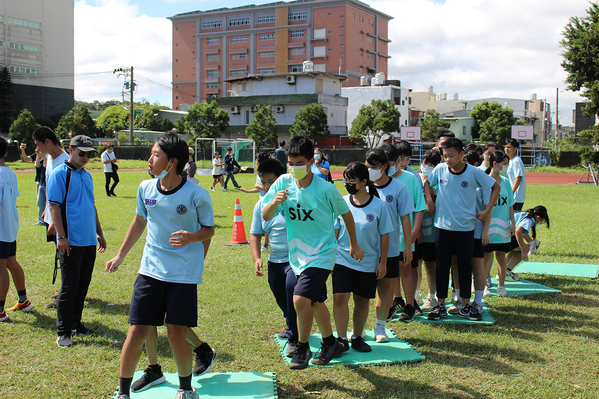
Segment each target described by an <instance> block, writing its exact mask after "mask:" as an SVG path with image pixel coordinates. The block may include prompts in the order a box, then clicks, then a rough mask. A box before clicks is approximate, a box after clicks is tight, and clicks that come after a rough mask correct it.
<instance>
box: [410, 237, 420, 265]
mask: <svg viewBox="0 0 599 399" xmlns="http://www.w3.org/2000/svg"><path fill="white" fill-rule="evenodd" d="M421 247H422V244H418V241H416V242H415V243H414V250H413V251H412V267H418V261H419V260H420V259H422V248H421Z"/></svg>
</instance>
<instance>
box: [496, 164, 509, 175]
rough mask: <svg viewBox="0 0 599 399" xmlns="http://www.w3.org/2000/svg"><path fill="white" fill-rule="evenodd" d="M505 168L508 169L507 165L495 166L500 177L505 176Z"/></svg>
mask: <svg viewBox="0 0 599 399" xmlns="http://www.w3.org/2000/svg"><path fill="white" fill-rule="evenodd" d="M507 168H508V166H507V165H503V166H501V165H499V166H497V170H498V171H499V174H500V175H505V174H506V173H507Z"/></svg>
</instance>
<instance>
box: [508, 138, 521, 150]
mask: <svg viewBox="0 0 599 399" xmlns="http://www.w3.org/2000/svg"><path fill="white" fill-rule="evenodd" d="M505 144H506V145H507V144H511V145H512V147H514V148H520V142H519V141H518V140H516V139H513V138H508V139H505Z"/></svg>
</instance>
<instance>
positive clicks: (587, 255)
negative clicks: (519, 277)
mask: <svg viewBox="0 0 599 399" xmlns="http://www.w3.org/2000/svg"><path fill="white" fill-rule="evenodd" d="M539 254H542V255H543V256H550V257H556V258H561V257H568V256H571V257H573V258H580V259H592V260H594V261H597V255H592V254H572V253H559V252H545V251H543V252H542V253H539ZM516 271H518V270H516Z"/></svg>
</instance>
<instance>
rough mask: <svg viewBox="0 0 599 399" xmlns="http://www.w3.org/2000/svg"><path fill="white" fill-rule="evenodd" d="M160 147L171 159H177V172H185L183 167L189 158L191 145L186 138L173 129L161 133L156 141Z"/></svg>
mask: <svg viewBox="0 0 599 399" xmlns="http://www.w3.org/2000/svg"><path fill="white" fill-rule="evenodd" d="M154 144H157V145H158V147H160V149H161V150H162V151H164V153H165V154H166V157H167V158H168V159H169V160H171V159H173V158H176V159H177V161H178V162H177V170H176V172H177V174H178V175H180V174H181V172H183V168H184V167H185V164H187V161H188V160H189V147H188V146H187V143H186V142H185V140H183V139H182V138H181V137H179V135H178V134H177V133H175V132H173V131H172V130H170V131H168V132H166V133H164V134H162V135H160V137H158V138H157V139H156V141H155V142H154Z"/></svg>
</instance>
